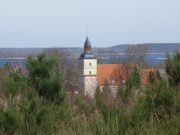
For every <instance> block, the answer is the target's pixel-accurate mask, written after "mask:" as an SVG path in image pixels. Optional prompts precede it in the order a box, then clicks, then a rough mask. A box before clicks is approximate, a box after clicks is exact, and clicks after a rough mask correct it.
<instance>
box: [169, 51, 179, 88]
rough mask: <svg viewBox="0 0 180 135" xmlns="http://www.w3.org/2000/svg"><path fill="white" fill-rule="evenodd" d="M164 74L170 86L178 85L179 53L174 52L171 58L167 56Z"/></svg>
mask: <svg viewBox="0 0 180 135" xmlns="http://www.w3.org/2000/svg"><path fill="white" fill-rule="evenodd" d="M166 73H167V74H168V79H169V82H170V84H171V85H173V86H178V85H179V84H180V52H175V54H174V56H173V58H171V57H170V55H169V54H168V55H167V60H166Z"/></svg>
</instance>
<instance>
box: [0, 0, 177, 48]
mask: <svg viewBox="0 0 180 135" xmlns="http://www.w3.org/2000/svg"><path fill="white" fill-rule="evenodd" d="M179 7H180V0H0V48H27V47H33V48H34V47H35V48H41V47H43V48H44V47H82V46H83V44H84V41H85V38H86V36H88V37H89V39H90V41H91V45H92V47H110V46H114V45H119V44H138V43H179V42H180V8H179ZM87 26H88V30H87ZM87 31H88V32H87Z"/></svg>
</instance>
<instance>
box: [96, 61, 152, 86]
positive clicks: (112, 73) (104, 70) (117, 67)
mask: <svg viewBox="0 0 180 135" xmlns="http://www.w3.org/2000/svg"><path fill="white" fill-rule="evenodd" d="M136 66H137V68H138V65H136ZM133 68H134V65H130V64H98V65H97V78H98V83H99V85H100V86H102V85H103V84H104V81H105V79H107V81H108V83H109V85H111V86H113V85H114V86H115V85H120V84H122V81H123V80H126V78H127V76H128V75H129V73H130V72H132V71H133ZM150 71H153V72H154V69H143V70H141V75H142V83H143V84H147V83H148V76H149V72H150Z"/></svg>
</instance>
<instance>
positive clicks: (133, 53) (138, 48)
mask: <svg viewBox="0 0 180 135" xmlns="http://www.w3.org/2000/svg"><path fill="white" fill-rule="evenodd" d="M147 50H148V47H147V46H146V45H132V46H129V47H128V48H127V49H126V50H125V53H126V55H127V58H126V63H128V64H138V65H139V67H140V68H143V67H144V65H145V63H146V60H145V57H146V54H147Z"/></svg>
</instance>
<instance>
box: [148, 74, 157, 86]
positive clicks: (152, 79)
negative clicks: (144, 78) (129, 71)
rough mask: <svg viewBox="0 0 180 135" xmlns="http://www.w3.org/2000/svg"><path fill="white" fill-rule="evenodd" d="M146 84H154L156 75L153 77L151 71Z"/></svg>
mask: <svg viewBox="0 0 180 135" xmlns="http://www.w3.org/2000/svg"><path fill="white" fill-rule="evenodd" d="M148 82H149V83H150V84H152V83H155V82H156V75H155V73H154V72H153V71H151V72H149V75H148Z"/></svg>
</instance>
